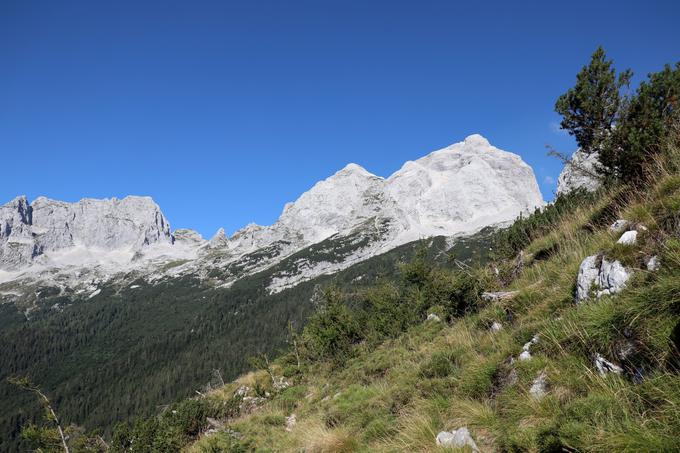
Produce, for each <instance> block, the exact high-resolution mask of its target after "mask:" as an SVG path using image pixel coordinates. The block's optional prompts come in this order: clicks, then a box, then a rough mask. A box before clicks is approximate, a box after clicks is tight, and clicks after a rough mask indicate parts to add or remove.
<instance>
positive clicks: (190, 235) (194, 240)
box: [172, 228, 206, 247]
mask: <svg viewBox="0 0 680 453" xmlns="http://www.w3.org/2000/svg"><path fill="white" fill-rule="evenodd" d="M172 235H173V236H174V238H175V242H177V243H181V244H187V245H192V246H195V247H200V246H202V245H204V244H205V243H206V240H205V239H203V236H201V233H199V232H198V231H194V230H189V229H186V228H180V229H177V230H175V231H174V233H173V234H172Z"/></svg>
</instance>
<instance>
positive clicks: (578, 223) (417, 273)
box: [111, 150, 680, 452]
mask: <svg viewBox="0 0 680 453" xmlns="http://www.w3.org/2000/svg"><path fill="white" fill-rule="evenodd" d="M677 156H678V153H677V150H676V152H675V155H674V157H673V159H672V160H671V161H669V163H668V164H667V165H666V166H665V167H664V168H660V169H656V172H655V174H656V176H655V177H654V178H653V179H652V180H650V181H649V182H648V183H647V184H645V185H639V186H636V187H622V186H618V187H617V188H616V189H612V190H606V191H602V192H601V193H599V194H596V195H594V196H582V197H578V196H575V197H572V199H571V200H570V201H569V202H565V201H564V200H562V201H561V202H558V203H557V204H556V205H554V206H552V207H549V208H547V209H546V210H545V211H544V212H542V213H539V214H536V215H534V216H532V217H530V218H528V219H522V220H519V221H518V222H517V223H516V224H515V225H514V226H513V227H512V228H510V229H509V230H507V232H506V233H504V235H502V237H501V239H502V240H503V241H504V244H505V245H504V247H501V248H500V249H499V250H500V252H499V253H500V256H501V257H502V255H505V256H507V257H510V258H509V259H498V260H497V261H496V262H495V263H494V264H492V265H489V266H477V267H471V268H467V267H465V266H461V267H460V268H459V269H458V270H455V271H453V270H443V269H441V268H439V267H437V266H433V265H431V264H430V263H429V262H428V261H427V260H426V259H423V257H418V258H416V259H415V260H414V261H413V262H412V263H411V264H409V265H408V266H405V267H403V268H402V269H401V272H400V273H399V275H400V277H399V278H398V279H392V280H390V281H382V282H380V283H379V284H378V285H377V286H374V287H372V288H365V289H356V288H355V290H354V291H355V292H359V293H361V295H359V296H356V295H355V296H356V297H352V298H350V297H349V296H348V295H347V294H346V293H342V292H338V291H337V290H331V291H327V292H326V300H325V302H324V303H321V304H320V306H319V308H318V311H317V312H316V314H314V315H313V317H312V318H311V320H310V322H309V324H308V325H307V327H306V328H305V330H304V332H302V334H301V335H300V336H297V337H296V341H295V343H294V345H293V346H294V347H293V348H292V349H291V350H290V352H288V353H287V354H285V355H283V356H281V357H280V358H279V359H278V360H276V361H275V362H274V363H273V364H268V363H267V362H266V361H265V360H264V359H263V360H262V361H260V365H261V367H262V369H261V370H259V371H254V372H252V373H250V374H247V375H244V376H242V377H241V378H239V379H238V380H236V381H234V382H232V383H229V384H227V385H225V386H223V387H220V388H218V389H216V390H214V391H212V392H210V393H208V394H206V395H202V396H196V397H195V398H193V399H190V400H186V401H184V402H182V403H178V404H175V405H173V406H171V407H170V408H168V409H167V410H165V411H163V412H162V413H159V415H158V416H156V417H152V418H148V419H143V420H140V421H138V422H137V423H135V424H133V425H129V426H120V427H119V428H118V430H117V431H116V434H115V436H114V439H113V442H112V445H111V447H112V448H113V449H114V450H116V451H118V450H120V451H123V450H125V451H176V450H180V449H184V450H186V451H190V452H218V451H308V452H325V451H329V452H330V451H404V452H407V451H408V452H411V451H432V450H435V449H437V448H438V447H437V445H436V441H435V438H436V436H437V434H438V433H439V432H441V431H445V430H446V431H448V430H455V429H458V428H461V427H467V428H468V429H469V430H470V433H471V436H472V438H473V439H474V441H475V443H476V445H477V446H478V448H479V450H481V451H484V452H487V451H635V452H637V451H650V452H661V451H664V452H665V451H677V449H678V439H680V375H679V374H678V370H679V367H678V364H679V363H680V361H679V360H680V356H679V355H678V349H677V347H678V343H679V342H680V338H679V337H680V327H679V321H680V173H679V172H678V167H677V163H678V162H679V161H680V160H678V158H677ZM617 219H625V220H627V221H628V222H629V223H628V227H627V228H626V229H628V230H636V231H637V232H638V235H637V241H636V242H635V243H634V244H631V245H624V244H619V243H617V241H618V240H619V238H620V236H621V235H622V233H623V231H612V230H611V229H610V225H611V224H612V223H613V222H614V221H615V220H617ZM509 244H510V245H509ZM520 249H521V250H520ZM515 252H519V253H517V257H515V256H514V254H515ZM592 255H596V256H598V257H599V258H597V259H598V260H599V261H598V262H600V261H601V262H609V263H612V262H615V261H618V262H619V263H620V264H621V265H622V267H625V268H626V269H627V272H629V273H630V275H631V277H630V279H629V280H628V281H627V282H626V285H625V289H623V290H622V291H620V292H618V293H616V294H611V295H607V294H605V295H602V296H601V297H599V298H598V297H596V293H597V292H598V291H600V290H603V289H604V288H605V286H606V285H608V284H609V283H610V282H608V281H602V282H600V283H599V286H598V284H596V285H594V286H593V287H592V288H591V291H590V298H589V299H588V300H586V301H582V302H581V303H579V304H577V303H576V302H575V293H576V283H577V275H578V274H579V267H580V265H581V263H582V261H583V260H584V258H586V257H588V256H592ZM651 257H657V260H658V263H660V267H659V268H658V269H656V268H655V267H654V266H653V263H652V264H651V265H650V266H649V268H648V264H649V259H650V258H651ZM483 291H497V292H498V291H503V292H504V294H503V295H502V297H496V298H493V297H488V296H486V297H482V295H483ZM352 301H353V302H352ZM348 304H349V306H350V307H351V308H347V306H348ZM430 313H433V314H437V316H438V318H439V320H438V319H429V320H426V317H427V315H428V314H430ZM601 359H604V361H602V360H601ZM598 365H599V366H598ZM467 448H469V447H467Z"/></svg>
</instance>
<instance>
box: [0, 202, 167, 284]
mask: <svg viewBox="0 0 680 453" xmlns="http://www.w3.org/2000/svg"><path fill="white" fill-rule="evenodd" d="M172 240H173V239H172V234H171V233H170V225H169V224H168V221H167V220H166V219H165V217H164V216H163V213H162V212H161V210H160V208H159V207H158V205H156V203H154V201H153V200H152V199H151V198H149V197H126V198H124V199H122V200H118V199H116V198H112V199H109V200H94V199H83V200H80V201H79V202H77V203H66V202H62V201H56V200H50V199H47V198H45V197H40V198H38V199H36V200H35V201H33V203H31V204H30V205H29V204H28V202H27V200H26V197H18V198H16V199H14V200H12V201H11V202H9V203H7V204H6V205H4V206H1V207H0V269H5V270H11V269H16V268H18V267H21V266H24V265H27V264H30V263H31V261H32V260H34V259H35V258H36V257H38V256H39V255H42V254H44V253H47V252H54V251H59V250H62V249H66V248H72V247H84V248H91V249H98V250H103V251H111V250H122V249H127V250H139V249H140V248H142V247H145V246H148V245H151V244H156V243H162V242H165V243H172Z"/></svg>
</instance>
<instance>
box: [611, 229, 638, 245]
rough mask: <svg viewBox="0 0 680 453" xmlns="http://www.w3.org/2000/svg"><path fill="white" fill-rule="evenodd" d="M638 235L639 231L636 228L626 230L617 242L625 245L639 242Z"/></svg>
mask: <svg viewBox="0 0 680 453" xmlns="http://www.w3.org/2000/svg"><path fill="white" fill-rule="evenodd" d="M637 235H638V232H637V231H635V230H630V231H626V232H625V233H623V234H622V235H621V237H620V238H619V240H618V241H616V243H617V244H623V245H635V243H636V242H637Z"/></svg>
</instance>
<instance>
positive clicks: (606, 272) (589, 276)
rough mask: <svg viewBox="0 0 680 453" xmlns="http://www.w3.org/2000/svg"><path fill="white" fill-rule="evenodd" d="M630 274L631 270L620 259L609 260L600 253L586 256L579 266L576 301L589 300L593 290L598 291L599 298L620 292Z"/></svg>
mask: <svg viewBox="0 0 680 453" xmlns="http://www.w3.org/2000/svg"><path fill="white" fill-rule="evenodd" d="M630 275H631V272H630V271H629V270H627V269H626V268H625V267H623V265H622V264H621V263H620V262H619V261H607V259H605V258H603V257H601V256H599V255H592V256H588V257H586V258H585V259H584V260H583V261H582V262H581V265H580V266H579V270H578V276H577V278H576V303H581V302H583V301H585V300H588V299H589V298H590V295H591V292H592V291H591V290H595V291H596V293H595V294H596V297H598V298H599V297H601V296H603V295H608V294H616V293H618V292H620V291H621V290H623V288H625V286H626V282H627V281H628V279H629V278H630Z"/></svg>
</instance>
